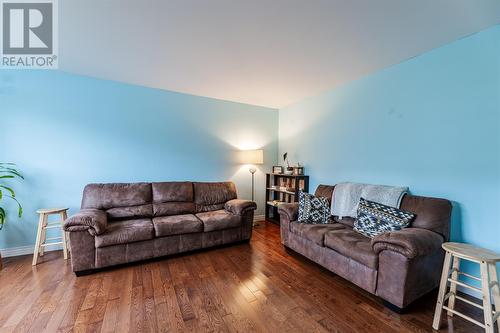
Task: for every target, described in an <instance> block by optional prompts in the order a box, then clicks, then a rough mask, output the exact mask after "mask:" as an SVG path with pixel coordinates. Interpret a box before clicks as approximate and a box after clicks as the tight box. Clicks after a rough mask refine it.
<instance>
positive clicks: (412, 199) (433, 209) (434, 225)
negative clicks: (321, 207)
mask: <svg viewBox="0 0 500 333" xmlns="http://www.w3.org/2000/svg"><path fill="white" fill-rule="evenodd" d="M334 188H335V186H332V185H318V187H317V189H316V192H315V195H316V196H322V197H325V198H327V199H328V200H330V201H331V199H332V194H333V189H334ZM330 205H331V202H330ZM399 208H400V209H402V210H407V211H409V212H412V213H413V214H415V215H416V217H415V219H414V220H413V222H412V223H411V227H414V228H422V229H427V230H431V231H434V232H437V233H438V234H441V235H442V236H443V237H444V239H445V241H447V240H448V239H449V237H450V219H451V202H450V201H449V200H446V199H438V198H429V197H420V196H415V195H410V194H405V195H404V197H403V199H402V200H401V206H400V207H399ZM336 220H337V221H338V222H340V223H342V224H345V225H349V226H351V227H352V226H353V222H354V219H350V218H343V219H342V220H338V219H336Z"/></svg>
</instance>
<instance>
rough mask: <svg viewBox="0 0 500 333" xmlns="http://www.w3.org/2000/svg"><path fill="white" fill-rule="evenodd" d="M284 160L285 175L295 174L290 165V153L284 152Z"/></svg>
mask: <svg viewBox="0 0 500 333" xmlns="http://www.w3.org/2000/svg"><path fill="white" fill-rule="evenodd" d="M283 161H284V162H285V163H286V171H285V175H291V174H293V167H291V166H290V162H289V161H288V153H284V154H283Z"/></svg>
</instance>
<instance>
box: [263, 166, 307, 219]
mask: <svg viewBox="0 0 500 333" xmlns="http://www.w3.org/2000/svg"><path fill="white" fill-rule="evenodd" d="M300 190H302V191H304V192H308V191H309V176H303V175H302V176H296V175H285V174H276V173H268V174H266V220H267V221H269V222H273V223H276V224H279V223H280V216H279V214H278V205H279V204H280V203H282V202H298V201H299V191H300Z"/></svg>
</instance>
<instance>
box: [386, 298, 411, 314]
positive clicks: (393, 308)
mask: <svg viewBox="0 0 500 333" xmlns="http://www.w3.org/2000/svg"><path fill="white" fill-rule="evenodd" d="M383 303H384V306H385V307H386V308H388V309H389V310H391V311H394V312H396V313H397V314H403V313H405V311H406V308H400V307H399V306H397V305H394V304H392V303H390V302H388V301H386V300H383Z"/></svg>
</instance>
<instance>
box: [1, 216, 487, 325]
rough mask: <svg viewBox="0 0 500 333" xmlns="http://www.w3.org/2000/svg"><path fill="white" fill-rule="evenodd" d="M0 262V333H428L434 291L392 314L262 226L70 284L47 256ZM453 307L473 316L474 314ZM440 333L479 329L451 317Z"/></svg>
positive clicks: (61, 263)
mask: <svg viewBox="0 0 500 333" xmlns="http://www.w3.org/2000/svg"><path fill="white" fill-rule="evenodd" d="M31 258H32V257H31V256H21V257H16V258H6V259H4V269H3V270H2V271H0V309H2V311H0V333H2V332H9V333H10V332H33V333H35V332H36V333H38V332H49V333H53V332H106V333H111V332H117V333H122V332H123V333H124V332H242V333H243V332H244V333H247V332H259V333H260V332H269V333H279V332H321V333H323V332H338V333H357V332H374V333H382V332H383V333H395V332H398V333H399V332H401V333H417V332H418V333H420V332H422V333H423V332H430V331H432V328H431V324H432V317H433V312H434V311H433V310H434V305H435V300H436V294H435V293H431V294H429V295H427V296H425V297H423V298H422V299H420V300H418V301H417V302H415V304H413V305H411V306H410V308H409V311H408V313H406V314H404V315H400V314H397V313H394V312H392V311H391V310H389V309H387V308H385V307H384V306H383V305H382V303H381V301H380V299H378V298H377V297H374V296H373V295H371V294H369V293H368V292H366V291H364V290H362V289H360V288H358V287H357V286H355V285H353V284H352V283H349V282H348V281H346V280H344V279H342V278H341V277H339V276H337V275H335V274H333V273H331V272H329V271H327V270H326V269H324V268H322V267H320V266H318V265H316V264H314V263H312V262H311V261H309V260H307V259H305V258H304V257H302V256H300V255H298V254H295V253H293V252H287V251H286V250H285V249H284V248H283V246H282V245H281V243H280V234H279V227H277V226H275V225H273V224H270V223H267V222H261V223H260V224H259V226H258V227H256V228H255V229H254V233H253V237H252V240H251V242H250V243H248V244H237V245H232V246H228V247H222V248H217V249H210V250H204V251H199V252H196V253H190V254H186V255H178V256H173V257H171V258H167V259H159V260H157V261H153V262H146V263H137V264H132V265H129V266H126V267H119V268H113V269H109V270H105V271H102V272H98V273H95V274H93V275H90V276H84V277H79V278H76V277H75V276H74V274H73V273H72V272H71V267H70V261H69V260H68V261H65V260H63V259H62V254H61V253H60V252H57V251H56V252H48V253H46V254H45V256H44V257H43V258H42V259H41V261H40V264H39V265H37V266H35V267H32V266H31ZM457 308H458V309H460V311H461V312H464V313H466V314H468V315H470V316H472V317H473V318H475V319H477V320H480V321H481V320H482V313H481V312H480V311H478V310H477V309H471V308H470V307H467V306H466V305H465V306H464V305H463V304H457ZM445 322H447V324H444V325H443V328H442V329H441V331H442V332H450V333H465V332H471V333H474V332H481V331H482V330H481V328H479V327H476V326H475V325H473V324H470V323H468V322H466V321H465V320H463V319H461V318H459V317H453V319H448V320H447V321H445Z"/></svg>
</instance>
